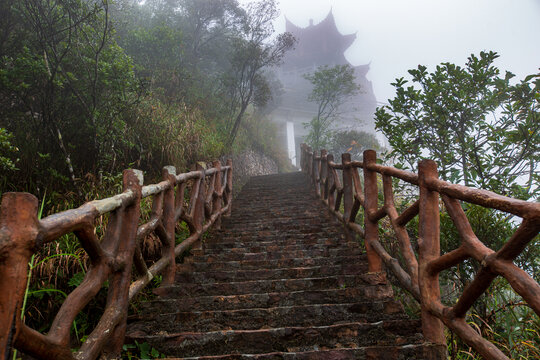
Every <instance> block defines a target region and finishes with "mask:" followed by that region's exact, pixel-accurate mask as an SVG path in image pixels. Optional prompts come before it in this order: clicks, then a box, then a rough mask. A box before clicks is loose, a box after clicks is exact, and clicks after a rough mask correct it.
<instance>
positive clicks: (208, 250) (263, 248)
mask: <svg viewBox="0 0 540 360" xmlns="http://www.w3.org/2000/svg"><path fill="white" fill-rule="evenodd" d="M331 248H338V249H344V250H352V249H354V248H358V246H351V245H349V244H348V243H343V244H335V246H328V245H325V244H311V245H310V244H306V245H304V244H293V245H280V244H275V245H251V244H249V245H244V246H242V245H241V246H240V247H231V248H227V252H230V253H240V254H242V253H267V252H278V251H280V252H293V251H301V250H327V249H331ZM223 252H224V251H223V249H220V248H219V247H205V248H204V253H205V254H208V255H212V254H222V253H223Z"/></svg>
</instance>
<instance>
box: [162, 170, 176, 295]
mask: <svg viewBox="0 0 540 360" xmlns="http://www.w3.org/2000/svg"><path fill="white" fill-rule="evenodd" d="M162 176H163V180H166V181H168V182H169V184H171V185H170V188H169V189H167V190H166V191H165V193H164V194H163V218H162V219H163V220H162V225H163V228H164V230H165V231H164V233H165V234H164V237H165V239H163V240H162V242H163V254H164V256H167V257H168V258H169V264H168V265H167V267H166V268H165V269H164V270H163V280H162V282H161V286H170V285H172V284H173V283H174V273H175V272H176V264H175V260H174V259H175V256H174V247H175V245H176V244H175V238H176V236H175V226H176V221H175V220H176V208H175V198H174V186H175V184H176V168H175V167H174V166H165V167H164V168H163V171H162Z"/></svg>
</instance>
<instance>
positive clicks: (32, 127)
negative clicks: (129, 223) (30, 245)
mask: <svg viewBox="0 0 540 360" xmlns="http://www.w3.org/2000/svg"><path fill="white" fill-rule="evenodd" d="M8 18H10V19H15V20H14V21H13V24H14V25H11V26H7V27H4V26H2V27H1V30H2V32H3V33H2V36H1V38H2V39H3V40H2V41H3V43H2V51H3V52H4V53H3V54H2V57H1V59H0V61H1V68H0V84H1V86H0V105H1V107H0V115H1V116H0V118H1V123H0V126H1V127H4V128H6V129H7V131H9V132H10V133H12V134H13V139H12V140H11V141H12V143H13V144H14V145H17V146H19V148H20V149H21V150H20V152H19V154H20V157H21V161H20V162H19V168H20V174H19V176H21V177H25V178H29V177H30V176H35V180H34V181H36V182H38V183H41V182H42V181H48V180H47V179H50V178H56V180H63V179H66V178H67V177H69V178H70V179H71V181H72V182H75V180H76V178H77V177H79V176H81V175H82V174H85V173H86V172H90V171H96V172H97V171H100V170H108V168H109V166H111V164H114V162H115V157H116V154H118V152H119V151H120V150H121V149H120V148H121V147H122V144H123V143H124V142H126V140H125V139H123V137H122V136H121V134H122V132H123V130H124V128H125V125H126V124H125V121H124V119H123V111H124V110H125V109H126V108H128V107H129V105H130V104H131V99H130V96H129V94H130V92H131V91H132V90H133V89H134V88H135V84H134V77H133V71H132V64H131V61H130V59H129V58H128V57H127V56H126V55H125V54H124V52H123V50H122V49H121V48H120V47H119V46H118V45H117V44H116V42H115V41H114V39H113V38H112V28H111V23H110V19H109V7H108V2H107V1H106V0H103V1H77V0H50V1H45V0H21V1H17V2H13V3H12V4H11V6H10V7H9V14H8ZM29 139H31V140H30V141H29ZM22 144H25V146H24V147H22V146H21V145H22ZM40 171H42V172H41V174H40V173H39V172H40Z"/></svg>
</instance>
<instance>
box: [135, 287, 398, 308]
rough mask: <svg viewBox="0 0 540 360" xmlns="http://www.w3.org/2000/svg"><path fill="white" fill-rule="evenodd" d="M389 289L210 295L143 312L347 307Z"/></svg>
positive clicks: (155, 304) (164, 302) (161, 302)
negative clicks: (306, 306) (322, 305)
mask: <svg viewBox="0 0 540 360" xmlns="http://www.w3.org/2000/svg"><path fill="white" fill-rule="evenodd" d="M392 295H393V292H392V288H391V287H390V286H381V285H360V286H357V287H352V288H343V289H335V288H334V289H321V290H309V289H308V290H300V291H288V292H270V293H259V294H256V293H251V294H239V295H212V296H198V297H194V296H192V297H189V296H188V297H177V298H158V299H155V300H152V301H150V302H147V303H144V304H142V306H141V308H142V312H144V311H147V310H148V311H149V312H150V313H151V312H152V309H159V312H165V313H172V312H176V311H180V312H187V311H210V310H212V311H216V310H238V309H252V308H271V307H285V306H300V305H315V304H347V303H351V302H358V301H367V299H370V300H372V301H375V300H382V299H385V298H390V297H392Z"/></svg>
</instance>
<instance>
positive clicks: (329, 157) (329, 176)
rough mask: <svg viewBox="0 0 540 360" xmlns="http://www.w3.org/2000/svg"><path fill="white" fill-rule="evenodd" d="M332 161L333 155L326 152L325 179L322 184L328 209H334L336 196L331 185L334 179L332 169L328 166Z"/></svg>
mask: <svg viewBox="0 0 540 360" xmlns="http://www.w3.org/2000/svg"><path fill="white" fill-rule="evenodd" d="M331 162H334V155H332V154H328V155H326V176H327V181H326V184H325V186H324V193H325V194H326V199H327V200H326V201H327V203H328V206H329V207H330V209H334V207H335V206H336V197H335V190H334V191H330V190H332V187H333V186H334V185H335V183H334V181H335V179H334V171H335V170H334V169H333V168H332V167H331V166H330V163H331Z"/></svg>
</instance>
